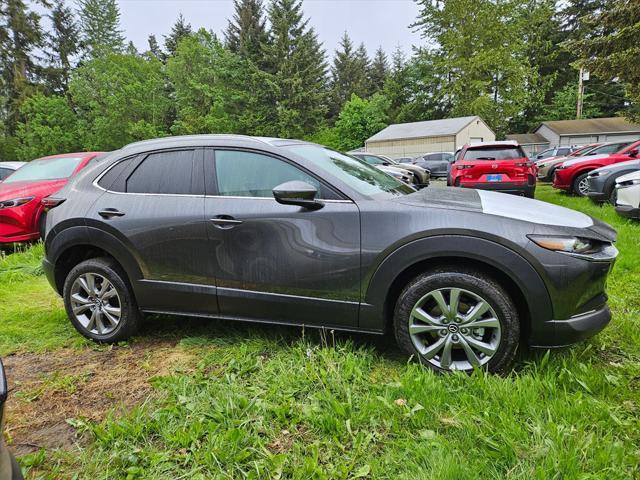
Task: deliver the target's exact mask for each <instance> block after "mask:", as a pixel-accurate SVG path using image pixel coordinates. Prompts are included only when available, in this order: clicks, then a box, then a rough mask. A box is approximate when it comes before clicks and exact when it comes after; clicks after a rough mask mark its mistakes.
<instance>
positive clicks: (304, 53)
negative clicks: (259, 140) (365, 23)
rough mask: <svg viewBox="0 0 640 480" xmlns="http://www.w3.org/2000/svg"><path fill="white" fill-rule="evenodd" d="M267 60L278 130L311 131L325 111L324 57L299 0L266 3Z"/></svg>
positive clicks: (289, 132) (295, 133) (290, 133)
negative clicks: (267, 6)
mask: <svg viewBox="0 0 640 480" xmlns="http://www.w3.org/2000/svg"><path fill="white" fill-rule="evenodd" d="M268 14H269V23H270V25H271V30H270V32H269V45H268V49H267V63H268V66H269V70H270V72H271V73H272V74H273V76H274V81H275V83H276V85H277V87H278V94H277V98H276V99H275V105H276V109H277V113H278V124H279V134H280V135H282V136H290V137H296V138H300V137H302V136H303V135H305V134H307V133H311V132H314V131H315V130H316V129H317V128H318V126H319V125H320V124H321V122H322V121H323V119H324V114H325V111H326V107H325V105H326V70H327V64H326V58H325V53H324V50H323V49H322V44H321V43H320V42H319V41H318V36H317V35H316V33H315V31H314V30H313V28H309V27H308V22H309V21H308V20H306V19H304V18H303V13H302V2H301V0H274V1H273V2H272V3H271V5H270V7H269V12H268Z"/></svg>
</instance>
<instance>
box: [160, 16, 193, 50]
mask: <svg viewBox="0 0 640 480" xmlns="http://www.w3.org/2000/svg"><path fill="white" fill-rule="evenodd" d="M192 33H193V29H192V28H191V24H190V23H187V21H186V20H185V19H184V17H183V16H182V14H180V15H178V20H176V23H174V24H173V27H171V32H169V35H165V37H164V48H165V50H166V51H167V52H168V54H169V55H173V54H174V53H176V50H177V49H178V44H179V43H180V40H182V39H183V38H185V37H188V36H189V35H191V34H192Z"/></svg>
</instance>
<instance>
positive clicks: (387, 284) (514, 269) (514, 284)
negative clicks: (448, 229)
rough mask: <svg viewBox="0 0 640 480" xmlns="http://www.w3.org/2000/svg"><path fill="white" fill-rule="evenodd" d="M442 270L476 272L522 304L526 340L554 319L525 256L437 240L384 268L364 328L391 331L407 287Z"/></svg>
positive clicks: (478, 241) (368, 296)
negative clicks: (534, 326) (536, 324)
mask: <svg viewBox="0 0 640 480" xmlns="http://www.w3.org/2000/svg"><path fill="white" fill-rule="evenodd" d="M442 266H465V267H472V268H475V269H478V270H480V271H482V272H484V273H486V274H487V275H488V276H490V277H491V278H492V279H494V280H495V281H496V282H498V284H500V286H502V287H503V288H504V289H505V291H506V292H507V293H508V294H509V295H510V296H511V298H512V299H513V301H514V303H515V304H516V308H517V309H518V314H519V317H520V323H521V335H523V336H525V335H527V334H528V332H529V331H530V326H531V322H532V321H533V320H534V319H540V320H541V321H544V320H550V319H551V318H552V317H553V314H552V304H551V298H550V296H549V293H548V291H547V288H546V286H545V284H544V282H543V280H542V278H541V276H540V274H539V273H538V272H537V271H536V270H535V268H534V267H533V266H532V265H531V264H530V263H529V262H528V260H526V259H525V258H524V257H523V256H521V255H520V254H518V253H516V252H515V251H513V250H511V249H510V248H507V247H505V246H503V245H501V244H498V243H496V242H493V241H490V240H486V239H482V238H477V237H468V236H435V237H428V238H423V239H420V240H416V241H413V242H410V243H409V244H406V245H404V246H402V247H400V248H399V249H397V250H396V251H394V252H393V253H392V254H391V255H389V256H387V257H386V258H385V259H384V260H383V261H382V262H381V263H380V264H379V266H378V267H377V269H376V271H375V272H374V273H373V274H372V276H371V279H370V281H369V282H368V285H367V288H366V291H365V293H364V295H363V297H364V299H363V300H364V302H363V308H362V309H361V317H360V326H361V327H366V328H372V329H376V330H385V331H386V330H387V329H388V328H389V325H390V323H391V322H392V320H393V311H394V308H395V304H396V302H397V299H398V297H399V295H400V293H401V292H402V289H403V288H404V286H405V285H406V284H407V283H408V282H409V281H410V280H411V279H413V278H415V277H416V276H417V275H419V274H420V273H423V272H426V271H428V270H431V269H434V268H437V267H442Z"/></svg>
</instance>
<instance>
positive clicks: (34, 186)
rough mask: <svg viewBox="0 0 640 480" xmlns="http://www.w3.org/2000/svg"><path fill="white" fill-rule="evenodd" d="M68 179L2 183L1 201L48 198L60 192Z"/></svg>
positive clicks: (0, 185)
mask: <svg viewBox="0 0 640 480" xmlns="http://www.w3.org/2000/svg"><path fill="white" fill-rule="evenodd" d="M65 183H67V179H66V178H63V179H60V180H44V181H41V182H29V181H26V182H15V183H11V182H10V183H7V182H2V183H0V200H11V199H14V198H23V197H47V196H49V195H52V194H54V193H55V192H57V191H58V190H60V189H61V188H62V187H63V186H64V184H65Z"/></svg>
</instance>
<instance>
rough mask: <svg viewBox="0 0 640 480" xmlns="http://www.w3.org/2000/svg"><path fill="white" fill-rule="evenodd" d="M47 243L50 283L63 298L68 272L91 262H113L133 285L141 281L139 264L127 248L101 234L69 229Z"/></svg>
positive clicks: (86, 228)
mask: <svg viewBox="0 0 640 480" xmlns="http://www.w3.org/2000/svg"><path fill="white" fill-rule="evenodd" d="M47 240H49V239H47ZM47 243H48V245H47V259H48V260H49V261H50V263H52V264H53V283H54V286H55V289H56V291H57V292H58V293H59V294H62V290H63V287H64V281H65V279H66V277H67V275H68V274H69V272H70V271H71V269H72V268H73V267H75V266H76V265H78V264H79V263H80V262H83V261H85V260H88V259H90V258H97V257H110V258H112V259H113V260H114V261H115V262H116V263H117V264H118V265H119V266H120V267H121V268H122V269H123V270H124V272H125V273H126V274H127V277H128V280H129V282H130V283H131V284H132V285H133V284H135V282H134V281H135V280H137V279H139V278H142V271H141V269H140V267H139V264H138V262H137V261H136V260H135V258H134V257H133V256H132V255H131V254H130V253H129V251H128V249H127V248H126V246H125V245H124V244H123V243H122V242H121V241H120V240H118V239H117V238H116V237H114V236H113V235H111V234H109V233H107V232H104V231H102V230H98V229H95V228H90V227H81V226H76V227H71V228H68V229H65V230H63V231H62V232H60V233H59V234H57V235H55V237H54V238H53V239H52V240H51V241H50V242H47Z"/></svg>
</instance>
